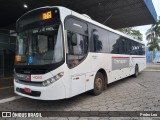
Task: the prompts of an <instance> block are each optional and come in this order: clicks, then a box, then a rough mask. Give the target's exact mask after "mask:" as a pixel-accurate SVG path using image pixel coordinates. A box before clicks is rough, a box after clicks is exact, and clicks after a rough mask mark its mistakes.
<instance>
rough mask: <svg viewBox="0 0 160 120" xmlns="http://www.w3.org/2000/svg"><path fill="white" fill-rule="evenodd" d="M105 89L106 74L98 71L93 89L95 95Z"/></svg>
mask: <svg viewBox="0 0 160 120" xmlns="http://www.w3.org/2000/svg"><path fill="white" fill-rule="evenodd" d="M103 89H104V76H103V74H102V73H101V72H97V74H96V76H95V79H94V88H93V90H92V91H91V92H92V94H93V95H99V94H101V93H102V91H103Z"/></svg>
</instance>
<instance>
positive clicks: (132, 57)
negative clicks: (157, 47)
mask: <svg viewBox="0 0 160 120" xmlns="http://www.w3.org/2000/svg"><path fill="white" fill-rule="evenodd" d="M132 58H146V57H132Z"/></svg>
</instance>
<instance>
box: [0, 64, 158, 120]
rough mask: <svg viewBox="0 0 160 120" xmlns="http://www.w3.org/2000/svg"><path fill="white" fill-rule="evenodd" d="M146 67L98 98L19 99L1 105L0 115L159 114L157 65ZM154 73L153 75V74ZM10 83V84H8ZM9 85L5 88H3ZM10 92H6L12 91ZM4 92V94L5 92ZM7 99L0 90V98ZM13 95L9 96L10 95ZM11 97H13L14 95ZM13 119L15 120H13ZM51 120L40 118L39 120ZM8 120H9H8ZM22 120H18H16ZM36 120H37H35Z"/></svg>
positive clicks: (19, 119)
mask: <svg viewBox="0 0 160 120" xmlns="http://www.w3.org/2000/svg"><path fill="white" fill-rule="evenodd" d="M158 66H159V67H157V65H152V64H149V65H148V68H147V69H146V70H145V71H144V72H142V73H141V74H140V75H139V76H138V78H132V77H128V78H125V79H123V80H120V81H117V82H115V83H112V84H110V85H108V88H107V90H105V91H104V92H103V93H102V94H101V95H99V96H92V95H89V94H87V93H84V94H81V95H78V96H75V97H73V98H70V99H65V100H58V101H39V100H32V99H28V98H21V99H18V100H15V101H11V102H7V103H2V104H0V111H160V75H159V74H160V72H159V71H157V72H156V70H159V69H160V65H158ZM153 71H154V72H153ZM11 83H12V82H11ZM7 85H8V86H11V85H12V84H6V86H7ZM11 89H12V88H8V89H6V91H12V92H13V90H11ZM6 91H5V92H6ZM2 93H3V95H6V96H7V93H4V92H3V91H2V90H0V96H3V95H2ZM11 94H12V93H11ZM13 95H14V94H13ZM0 98H1V97H0ZM10 119H11V120H12V119H13V118H10ZM14 119H15V118H14ZM47 119H53V118H42V120H47ZM54 119H59V120H63V119H64V120H68V119H69V120H70V119H71V120H72V119H73V120H75V119H76V120H83V119H84V120H92V119H93V120H103V119H110V120H119V119H121V120H160V118H154V117H153V118H142V117H141V118H138V117H137V118H126V117H121V118H116V117H110V118H109V117H107V118H101V117H94V118H87V117H74V118H73V117H69V118H57V117H55V118H54ZM7 120H8V119H7ZM18 120H21V118H18ZM37 120H39V119H37Z"/></svg>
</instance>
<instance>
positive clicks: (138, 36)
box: [118, 27, 143, 41]
mask: <svg viewBox="0 0 160 120" xmlns="http://www.w3.org/2000/svg"><path fill="white" fill-rule="evenodd" d="M118 30H119V31H120V32H123V33H125V34H127V35H130V36H132V37H133V38H135V39H137V40H139V41H142V40H143V35H142V34H141V33H140V31H139V30H135V29H133V28H132V27H128V28H121V29H118Z"/></svg>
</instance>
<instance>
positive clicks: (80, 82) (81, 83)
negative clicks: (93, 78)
mask: <svg viewBox="0 0 160 120" xmlns="http://www.w3.org/2000/svg"><path fill="white" fill-rule="evenodd" d="M71 80H72V87H71V91H72V92H71V94H72V96H75V95H78V94H80V93H83V92H85V74H81V75H74V76H72V77H71Z"/></svg>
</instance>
